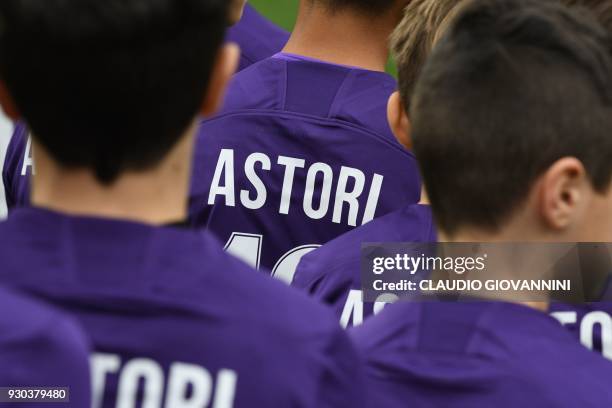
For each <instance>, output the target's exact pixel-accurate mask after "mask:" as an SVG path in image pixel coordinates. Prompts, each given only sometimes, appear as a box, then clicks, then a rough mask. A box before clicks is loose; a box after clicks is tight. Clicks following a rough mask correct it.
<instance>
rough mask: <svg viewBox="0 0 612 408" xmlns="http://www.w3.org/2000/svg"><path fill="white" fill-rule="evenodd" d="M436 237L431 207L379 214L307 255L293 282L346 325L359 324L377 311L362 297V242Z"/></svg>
mask: <svg viewBox="0 0 612 408" xmlns="http://www.w3.org/2000/svg"><path fill="white" fill-rule="evenodd" d="M436 241H437V236H436V231H435V225H434V222H433V219H432V214H431V209H430V208H429V207H428V206H424V205H418V204H416V205H411V206H408V207H406V208H403V209H401V210H399V211H396V212H393V213H391V214H388V215H385V216H383V217H380V218H377V219H375V220H374V221H372V222H370V223H369V224H366V225H364V226H362V227H360V228H357V229H354V230H353V231H351V232H349V233H347V234H344V235H342V236H340V237H338V238H336V239H334V240H333V241H331V242H329V243H327V244H325V245H323V246H322V247H321V248H319V249H317V250H316V251H313V252H311V253H309V254H308V255H306V256H304V257H303V258H302V260H301V262H300V264H299V265H298V269H297V272H296V275H295V279H294V281H293V286H295V287H297V288H300V289H303V290H305V291H306V292H307V293H308V294H309V295H310V296H312V297H314V298H315V299H317V300H318V301H320V302H322V303H325V304H328V305H330V306H331V307H332V309H333V310H334V312H335V313H336V315H337V317H338V319H340V321H341V324H342V325H343V326H353V325H357V324H360V323H361V322H362V321H363V320H364V319H365V318H367V317H369V316H371V315H372V314H373V313H374V309H373V308H374V304H372V303H365V304H364V303H363V302H362V301H361V264H360V259H361V244H362V243H365V242H436Z"/></svg>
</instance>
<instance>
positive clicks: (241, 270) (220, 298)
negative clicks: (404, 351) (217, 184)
mask: <svg viewBox="0 0 612 408" xmlns="http://www.w3.org/2000/svg"><path fill="white" fill-rule="evenodd" d="M0 259H2V260H3V267H2V268H0V279H2V280H3V281H5V282H10V283H11V284H12V285H15V286H17V287H19V288H24V289H27V290H28V291H30V292H33V293H36V294H37V295H38V296H40V297H43V298H45V299H46V300H48V301H50V302H52V303H54V304H57V305H59V306H60V307H62V308H63V309H65V310H68V311H69V312H70V313H71V314H72V315H74V316H75V317H76V318H77V319H78V320H79V321H80V323H81V324H82V326H83V327H84V328H85V330H86V332H87V334H88V335H89V336H90V338H91V339H92V342H93V345H94V349H95V354H94V356H93V357H92V370H93V371H92V373H93V374H92V383H93V390H94V408H96V407H115V406H141V405H140V404H142V406H156V407H168V408H169V407H177V406H211V407H232V406H234V407H293V406H295V407H339V406H361V403H362V394H361V392H362V391H361V390H362V386H363V384H362V380H363V379H362V378H361V376H360V374H361V363H360V361H359V360H358V358H357V356H356V353H355V350H354V349H353V348H352V345H351V343H350V340H349V339H348V336H347V334H346V333H345V332H344V331H343V330H342V329H341V328H340V326H339V325H338V321H337V319H336V318H335V317H334V316H333V315H332V313H330V311H329V310H327V309H325V308H324V307H323V306H320V305H317V304H316V303H315V302H314V301H312V300H310V299H308V298H307V297H306V296H305V295H302V294H300V293H299V292H297V291H295V290H294V289H292V288H288V287H286V285H284V284H282V283H280V282H277V281H275V280H273V279H271V278H270V277H268V276H266V275H264V274H258V273H256V272H254V271H253V270H251V269H250V268H248V267H247V266H246V265H244V264H243V263H241V262H240V261H238V260H236V259H234V258H232V257H230V256H228V255H227V254H225V253H224V251H223V248H222V247H221V246H220V245H219V244H218V242H217V241H216V240H215V239H214V238H212V237H211V236H210V235H209V234H208V233H206V232H198V231H192V230H189V229H180V228H174V227H166V228H162V227H150V226H145V225H141V224H136V223H130V222H123V221H114V220H108V219H97V218H86V217H69V216H65V215H60V214H57V213H54V212H50V211H46V210H42V209H37V208H23V209H17V210H15V211H13V213H12V214H11V215H10V216H9V219H8V220H7V221H6V222H5V223H3V224H0Z"/></svg>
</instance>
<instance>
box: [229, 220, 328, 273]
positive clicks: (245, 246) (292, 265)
mask: <svg viewBox="0 0 612 408" xmlns="http://www.w3.org/2000/svg"><path fill="white" fill-rule="evenodd" d="M262 243H263V235H259V234H246V233H244V232H234V233H232V236H231V237H230V238H229V239H228V241H227V243H226V244H225V248H224V249H225V250H226V251H227V252H228V253H230V254H232V255H233V256H235V257H236V258H238V259H241V260H242V261H244V262H246V263H247V264H249V265H251V266H252V267H253V268H255V269H259V264H260V262H261V247H262ZM320 246H321V245H314V244H313V245H301V246H298V247H296V248H293V249H292V250H290V251H288V252H287V253H285V255H283V256H281V257H280V259H279V260H278V261H276V264H275V265H274V268H272V276H273V277H275V278H276V279H279V280H281V281H283V282H285V283H287V284H291V282H293V277H294V275H295V271H296V270H297V267H298V264H299V263H300V260H301V259H302V257H303V256H304V255H306V254H307V253H309V252H311V251H314V250H315V249H317V248H319V247H320Z"/></svg>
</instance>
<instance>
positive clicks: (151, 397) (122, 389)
mask: <svg viewBox="0 0 612 408" xmlns="http://www.w3.org/2000/svg"><path fill="white" fill-rule="evenodd" d="M140 380H143V386H144V393H143V399H142V408H157V407H159V406H160V403H161V399H162V395H163V392H164V372H163V371H162V368H161V366H160V365H159V364H157V363H156V362H155V361H153V360H150V359H148V358H135V359H133V360H130V361H128V362H127V363H126V364H125V366H124V367H123V370H122V371H121V375H120V376H119V388H118V390H117V408H133V407H135V406H136V398H137V396H138V388H139V385H140Z"/></svg>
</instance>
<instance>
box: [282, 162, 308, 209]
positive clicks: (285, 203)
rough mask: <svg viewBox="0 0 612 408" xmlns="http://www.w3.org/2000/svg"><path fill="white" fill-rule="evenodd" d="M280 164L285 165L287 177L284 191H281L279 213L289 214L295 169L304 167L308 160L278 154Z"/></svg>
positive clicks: (284, 181) (284, 182)
mask: <svg viewBox="0 0 612 408" xmlns="http://www.w3.org/2000/svg"><path fill="white" fill-rule="evenodd" d="M278 164H280V165H281V166H285V178H284V179H283V191H282V193H281V204H280V209H279V211H278V212H279V213H281V214H285V215H287V214H289V206H290V205H291V192H292V190H293V180H294V179H295V169H303V168H304V166H305V165H306V161H305V160H302V159H296V158H294V157H285V156H278Z"/></svg>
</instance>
